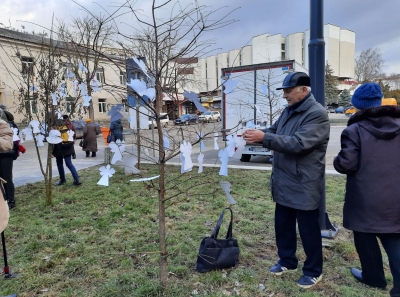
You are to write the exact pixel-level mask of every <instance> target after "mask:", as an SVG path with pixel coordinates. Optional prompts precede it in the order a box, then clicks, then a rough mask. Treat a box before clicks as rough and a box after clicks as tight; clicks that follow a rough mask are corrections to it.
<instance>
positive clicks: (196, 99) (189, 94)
mask: <svg viewBox="0 0 400 297" xmlns="http://www.w3.org/2000/svg"><path fill="white" fill-rule="evenodd" d="M183 96H184V97H185V98H187V99H188V100H189V101H191V102H193V103H194V105H195V106H196V108H197V110H198V111H200V112H206V111H207V108H205V107H204V106H203V105H202V104H201V103H200V99H199V96H198V95H197V94H196V93H194V92H187V91H184V92H183Z"/></svg>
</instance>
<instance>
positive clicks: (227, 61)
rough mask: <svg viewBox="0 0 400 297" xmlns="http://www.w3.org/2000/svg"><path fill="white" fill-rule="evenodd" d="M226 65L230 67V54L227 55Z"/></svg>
mask: <svg viewBox="0 0 400 297" xmlns="http://www.w3.org/2000/svg"><path fill="white" fill-rule="evenodd" d="M226 67H229V56H228V57H226Z"/></svg>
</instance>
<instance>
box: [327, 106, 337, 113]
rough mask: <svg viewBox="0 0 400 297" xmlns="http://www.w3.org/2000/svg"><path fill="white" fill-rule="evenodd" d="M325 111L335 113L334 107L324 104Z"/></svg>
mask: <svg viewBox="0 0 400 297" xmlns="http://www.w3.org/2000/svg"><path fill="white" fill-rule="evenodd" d="M326 112H327V113H335V108H334V107H333V106H326Z"/></svg>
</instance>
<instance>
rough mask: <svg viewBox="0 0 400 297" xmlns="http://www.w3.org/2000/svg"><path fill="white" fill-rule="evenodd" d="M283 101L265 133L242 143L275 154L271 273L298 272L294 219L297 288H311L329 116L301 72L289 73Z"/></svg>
mask: <svg viewBox="0 0 400 297" xmlns="http://www.w3.org/2000/svg"><path fill="white" fill-rule="evenodd" d="M281 89H283V97H284V98H285V99H286V100H287V103H288V107H287V108H286V109H285V110H284V111H283V112H282V114H281V116H280V117H279V119H278V120H277V121H276V122H275V123H274V124H273V125H272V126H271V127H270V128H268V129H267V130H266V131H265V132H262V131H260V130H255V129H249V130H247V131H245V132H244V134H243V137H244V140H245V141H246V142H260V143H262V144H263V146H264V147H266V148H269V149H271V150H273V151H274V161H273V170H272V175H271V192H272V197H273V200H274V201H275V202H276V208H275V235H276V245H277V248H278V256H279V260H278V262H277V263H276V264H275V265H274V266H272V267H271V268H270V272H271V273H273V274H275V275H281V274H282V273H285V272H288V271H293V270H296V269H297V264H298V259H297V257H296V220H297V224H298V228H299V233H300V237H301V241H302V244H303V248H304V252H305V254H306V256H307V258H306V260H305V262H304V266H303V276H302V277H301V278H300V279H299V281H298V282H297V284H298V285H299V286H300V287H302V288H310V287H312V286H314V285H315V284H317V283H318V282H319V281H320V280H321V279H322V264H323V260H322V240H321V230H320V226H319V223H318V217H319V216H318V214H319V212H318V206H319V202H320V198H321V191H322V185H323V179H324V175H325V153H326V148H327V146H328V141H329V129H330V125H329V118H328V115H327V113H326V111H325V108H324V107H322V106H321V105H320V104H319V103H318V102H317V101H316V100H315V99H314V96H313V95H312V94H311V93H310V92H311V88H310V78H309V76H308V75H307V74H306V73H303V72H292V73H290V74H289V75H287V76H286V77H285V79H284V81H283V85H282V87H280V88H277V90H281Z"/></svg>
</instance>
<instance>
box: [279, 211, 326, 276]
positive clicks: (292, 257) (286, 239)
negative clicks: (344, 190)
mask: <svg viewBox="0 0 400 297" xmlns="http://www.w3.org/2000/svg"><path fill="white" fill-rule="evenodd" d="M318 217H319V211H318V208H317V209H314V210H299V209H294V208H290V207H286V206H283V205H280V204H278V203H276V207H275V235H276V245H277V247H278V256H279V264H280V265H282V266H284V267H286V268H288V269H295V268H297V264H298V259H297V257H296V247H297V236H296V219H297V224H298V227H299V233H300V238H301V242H302V244H303V249H304V252H305V254H306V256H307V259H306V261H305V262H304V266H303V274H304V275H306V276H311V277H318V276H320V275H321V274H322V265H323V259H322V238H321V229H320V227H319V223H318Z"/></svg>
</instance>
